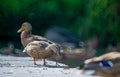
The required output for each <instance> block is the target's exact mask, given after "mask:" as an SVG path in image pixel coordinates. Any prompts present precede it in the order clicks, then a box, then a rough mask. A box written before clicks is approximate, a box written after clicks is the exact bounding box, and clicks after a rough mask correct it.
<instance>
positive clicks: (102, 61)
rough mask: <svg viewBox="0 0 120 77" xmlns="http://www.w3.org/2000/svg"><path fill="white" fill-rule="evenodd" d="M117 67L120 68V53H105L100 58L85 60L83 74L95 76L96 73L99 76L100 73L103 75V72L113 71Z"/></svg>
mask: <svg viewBox="0 0 120 77" xmlns="http://www.w3.org/2000/svg"><path fill="white" fill-rule="evenodd" d="M118 65H119V66H118ZM116 66H118V67H120V52H117V51H113V52H109V53H105V54H103V55H101V56H99V57H93V58H90V59H87V60H85V61H84V65H83V66H82V68H81V70H82V72H81V73H84V74H85V73H89V74H90V75H94V74H96V72H97V74H98V72H100V73H103V71H104V70H107V69H108V70H109V69H112V70H113V69H114V68H116ZM108 70H107V71H108ZM119 71H120V70H119ZM106 74H107V72H106ZM107 77H109V76H107Z"/></svg>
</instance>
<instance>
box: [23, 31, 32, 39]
mask: <svg viewBox="0 0 120 77" xmlns="http://www.w3.org/2000/svg"><path fill="white" fill-rule="evenodd" d="M31 35H32V33H31V32H25V31H23V32H22V33H21V38H28V37H31Z"/></svg>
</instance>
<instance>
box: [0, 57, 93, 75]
mask: <svg viewBox="0 0 120 77" xmlns="http://www.w3.org/2000/svg"><path fill="white" fill-rule="evenodd" d="M58 65H59V66H56V62H54V61H50V60H47V65H46V66H43V61H42V60H38V61H37V65H34V64H33V61H32V58H30V57H13V56H2V55H0V77H93V76H86V75H81V74H80V73H79V70H78V69H76V68H69V69H65V67H66V66H67V65H65V64H61V63H58Z"/></svg>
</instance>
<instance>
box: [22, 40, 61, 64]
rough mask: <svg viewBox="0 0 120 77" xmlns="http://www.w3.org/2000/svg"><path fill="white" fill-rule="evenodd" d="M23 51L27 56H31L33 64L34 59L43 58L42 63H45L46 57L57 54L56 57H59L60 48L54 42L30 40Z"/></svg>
mask: <svg viewBox="0 0 120 77" xmlns="http://www.w3.org/2000/svg"><path fill="white" fill-rule="evenodd" d="M23 52H26V53H27V54H28V55H29V56H31V57H33V59H34V64H36V59H44V65H46V61H45V59H46V58H49V57H51V56H53V55H54V54H57V56H58V58H60V55H59V53H60V48H59V46H58V45H56V44H55V43H53V44H49V43H48V42H45V41H32V42H30V43H29V44H28V45H27V46H26V47H25V49H24V50H23Z"/></svg>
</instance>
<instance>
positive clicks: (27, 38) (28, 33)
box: [17, 22, 52, 47]
mask: <svg viewBox="0 0 120 77" xmlns="http://www.w3.org/2000/svg"><path fill="white" fill-rule="evenodd" d="M17 32H18V33H21V35H20V37H21V43H22V45H23V46H24V47H25V46H26V45H27V44H28V43H30V42H32V41H46V42H49V43H52V42H51V41H49V40H48V39H46V38H44V37H42V36H37V35H32V26H31V24H30V23H28V22H24V23H23V24H22V26H21V28H20V29H19V30H18V31H17Z"/></svg>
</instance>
